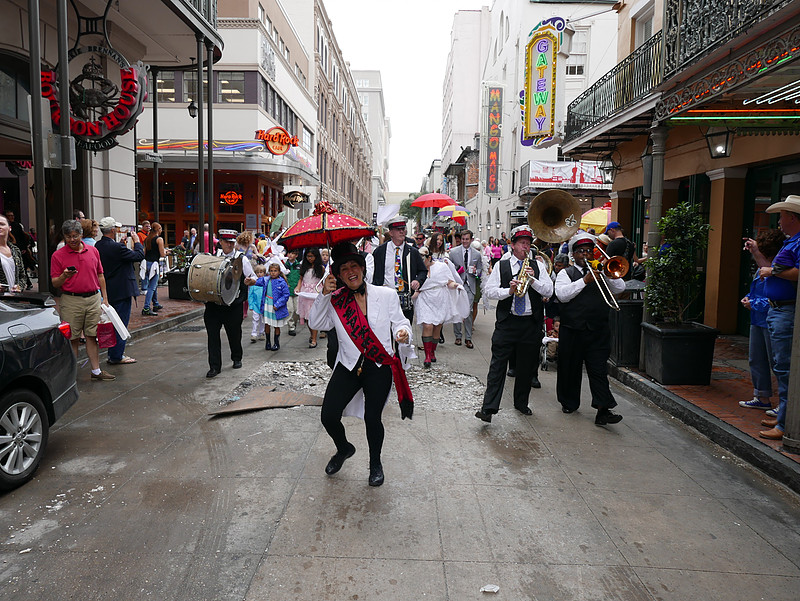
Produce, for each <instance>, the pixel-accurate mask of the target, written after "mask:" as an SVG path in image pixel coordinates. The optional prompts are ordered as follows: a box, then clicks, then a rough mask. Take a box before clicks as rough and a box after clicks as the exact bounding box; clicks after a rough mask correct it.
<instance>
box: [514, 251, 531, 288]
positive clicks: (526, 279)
mask: <svg viewBox="0 0 800 601" xmlns="http://www.w3.org/2000/svg"><path fill="white" fill-rule="evenodd" d="M529 264H530V259H528V257H525V260H524V261H523V262H522V267H520V268H519V273H518V274H517V291H516V292H515V293H514V296H525V294H527V292H528V287H529V286H530V285H531V277H530V276H529V275H528V265H529Z"/></svg>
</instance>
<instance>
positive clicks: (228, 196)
mask: <svg viewBox="0 0 800 601" xmlns="http://www.w3.org/2000/svg"><path fill="white" fill-rule="evenodd" d="M219 198H220V200H224V201H225V203H226V204H229V205H231V206H233V205H235V204H236V203H238V202H239V201H240V200H242V195H241V194H239V193H238V192H234V191H233V190H228V191H227V192H225V194H220V195H219Z"/></svg>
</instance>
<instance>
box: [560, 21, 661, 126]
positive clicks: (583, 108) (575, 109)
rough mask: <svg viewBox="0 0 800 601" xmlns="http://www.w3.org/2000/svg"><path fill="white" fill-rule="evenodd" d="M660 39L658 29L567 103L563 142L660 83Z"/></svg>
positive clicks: (636, 100)
mask: <svg viewBox="0 0 800 601" xmlns="http://www.w3.org/2000/svg"><path fill="white" fill-rule="evenodd" d="M661 42H662V34H661V32H660V31H659V32H657V33H655V34H654V35H653V36H652V37H651V38H650V39H649V40H647V41H646V42H645V43H644V44H642V45H641V46H639V47H638V48H637V49H636V50H634V51H633V52H632V53H631V54H630V55H628V56H627V57H626V58H625V59H623V60H622V62H620V63H619V64H618V65H617V66H616V67H614V68H613V69H611V71H609V72H608V73H606V74H605V75H603V76H602V77H601V78H600V79H598V80H597V81H596V82H595V83H594V84H593V85H592V86H591V87H589V88H587V89H586V91H584V92H583V94H581V95H580V96H578V97H577V98H576V99H575V100H574V101H573V102H572V103H571V104H570V105H569V108H568V109H567V125H566V131H565V141H566V142H569V141H571V140H574V139H575V138H577V137H579V136H581V135H582V134H584V133H585V132H587V131H588V130H590V129H592V128H593V127H594V126H596V125H598V124H599V123H601V122H603V121H605V120H606V119H608V118H609V117H612V116H614V115H616V114H618V113H621V112H622V111H624V110H625V109H627V108H629V107H630V106H632V105H634V104H635V103H636V102H638V101H639V100H641V99H642V98H645V97H646V96H647V95H648V94H650V93H651V92H652V91H653V90H654V89H655V88H656V86H658V85H659V84H660V83H661Z"/></svg>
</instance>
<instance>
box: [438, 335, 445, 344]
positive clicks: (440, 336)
mask: <svg viewBox="0 0 800 601" xmlns="http://www.w3.org/2000/svg"><path fill="white" fill-rule="evenodd" d="M439 344H444V334H439Z"/></svg>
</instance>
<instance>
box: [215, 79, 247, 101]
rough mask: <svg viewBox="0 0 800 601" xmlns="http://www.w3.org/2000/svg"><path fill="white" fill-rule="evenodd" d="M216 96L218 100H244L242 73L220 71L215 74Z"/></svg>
mask: <svg viewBox="0 0 800 601" xmlns="http://www.w3.org/2000/svg"><path fill="white" fill-rule="evenodd" d="M217 97H218V98H219V101H220V102H236V103H243V102H244V73H243V72H236V71H220V72H219V73H218V75H217Z"/></svg>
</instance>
